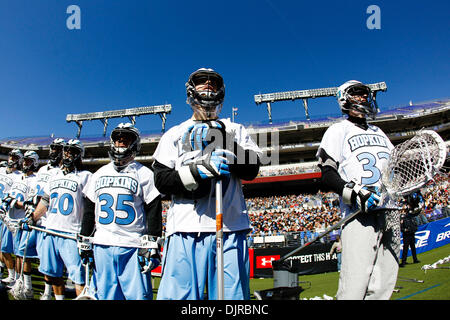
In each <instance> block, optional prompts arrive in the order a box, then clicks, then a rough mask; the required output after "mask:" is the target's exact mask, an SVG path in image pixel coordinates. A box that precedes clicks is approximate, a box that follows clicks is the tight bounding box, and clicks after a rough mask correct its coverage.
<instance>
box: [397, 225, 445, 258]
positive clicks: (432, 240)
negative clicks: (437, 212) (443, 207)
mask: <svg viewBox="0 0 450 320" xmlns="http://www.w3.org/2000/svg"><path fill="white" fill-rule="evenodd" d="M415 238H416V253H417V254H419V253H422V252H425V251H429V250H432V249H435V248H438V247H441V246H444V245H446V244H449V243H450V217H449V218H445V219H441V220H437V221H433V222H429V223H426V224H423V225H420V226H419V227H418V229H417V231H416V234H415ZM400 250H401V251H403V238H402V246H401V249H400ZM401 254H402V253H400V256H401ZM408 256H411V250H408Z"/></svg>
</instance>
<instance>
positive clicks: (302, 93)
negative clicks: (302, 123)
mask: <svg viewBox="0 0 450 320" xmlns="http://www.w3.org/2000/svg"><path fill="white" fill-rule="evenodd" d="M368 86H369V87H370V89H371V90H372V92H373V95H374V98H376V94H377V92H378V91H383V92H384V91H386V90H387V86H386V83H385V82H377V83H372V84H368ZM337 89H338V88H337V87H330V88H319V89H308V90H295V91H285V92H274V93H264V94H256V95H255V96H254V99H255V103H256V104H257V105H259V104H261V103H266V105H267V113H268V115H269V122H270V123H272V103H274V102H279V101H288V100H292V101H294V100H299V99H301V100H302V101H303V107H304V109H305V115H306V119H308V120H310V116H309V110H308V99H314V98H322V97H332V96H336V92H337Z"/></svg>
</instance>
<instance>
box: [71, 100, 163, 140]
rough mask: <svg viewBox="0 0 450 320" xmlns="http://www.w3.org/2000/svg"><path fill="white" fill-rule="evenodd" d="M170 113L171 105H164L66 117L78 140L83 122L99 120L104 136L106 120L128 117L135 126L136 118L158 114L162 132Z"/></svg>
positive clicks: (106, 125)
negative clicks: (73, 126)
mask: <svg viewBox="0 0 450 320" xmlns="http://www.w3.org/2000/svg"><path fill="white" fill-rule="evenodd" d="M171 111H172V105H170V104H164V105H158V106H146V107H138V108H128V109H121V110H112V111H100V112H90V113H79V114H68V115H67V116H66V121H67V122H75V123H76V124H77V126H78V133H77V138H80V134H81V128H82V127H83V121H91V120H100V121H101V122H102V123H103V136H105V135H106V129H107V127H108V119H112V118H123V117H128V119H130V122H131V123H133V124H135V122H136V117H139V116H143V115H148V114H158V115H159V116H160V118H161V120H162V131H163V132H164V130H165V125H166V119H167V114H169V113H170V112H171Z"/></svg>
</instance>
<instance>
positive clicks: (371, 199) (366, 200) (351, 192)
mask: <svg viewBox="0 0 450 320" xmlns="http://www.w3.org/2000/svg"><path fill="white" fill-rule="evenodd" d="M342 200H343V201H344V203H345V204H347V205H357V206H358V208H359V209H360V210H361V212H368V211H370V210H373V209H375V208H376V207H377V206H378V204H379V203H380V192H379V189H378V188H377V187H371V191H370V190H369V189H368V188H367V187H365V186H362V185H360V184H358V183H356V182H354V181H350V182H348V183H347V184H346V185H345V186H344V190H343V191H342Z"/></svg>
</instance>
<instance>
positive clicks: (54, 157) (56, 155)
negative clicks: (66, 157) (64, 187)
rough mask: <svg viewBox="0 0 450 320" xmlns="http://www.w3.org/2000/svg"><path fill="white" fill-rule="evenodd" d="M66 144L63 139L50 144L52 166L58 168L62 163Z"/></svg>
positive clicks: (49, 156)
mask: <svg viewBox="0 0 450 320" xmlns="http://www.w3.org/2000/svg"><path fill="white" fill-rule="evenodd" d="M64 143H65V142H64V140H63V139H61V138H57V139H55V140H53V142H52V143H51V144H50V151H49V155H48V158H49V162H50V165H51V166H53V167H56V166H59V164H60V163H61V160H62V157H63V146H64Z"/></svg>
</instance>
